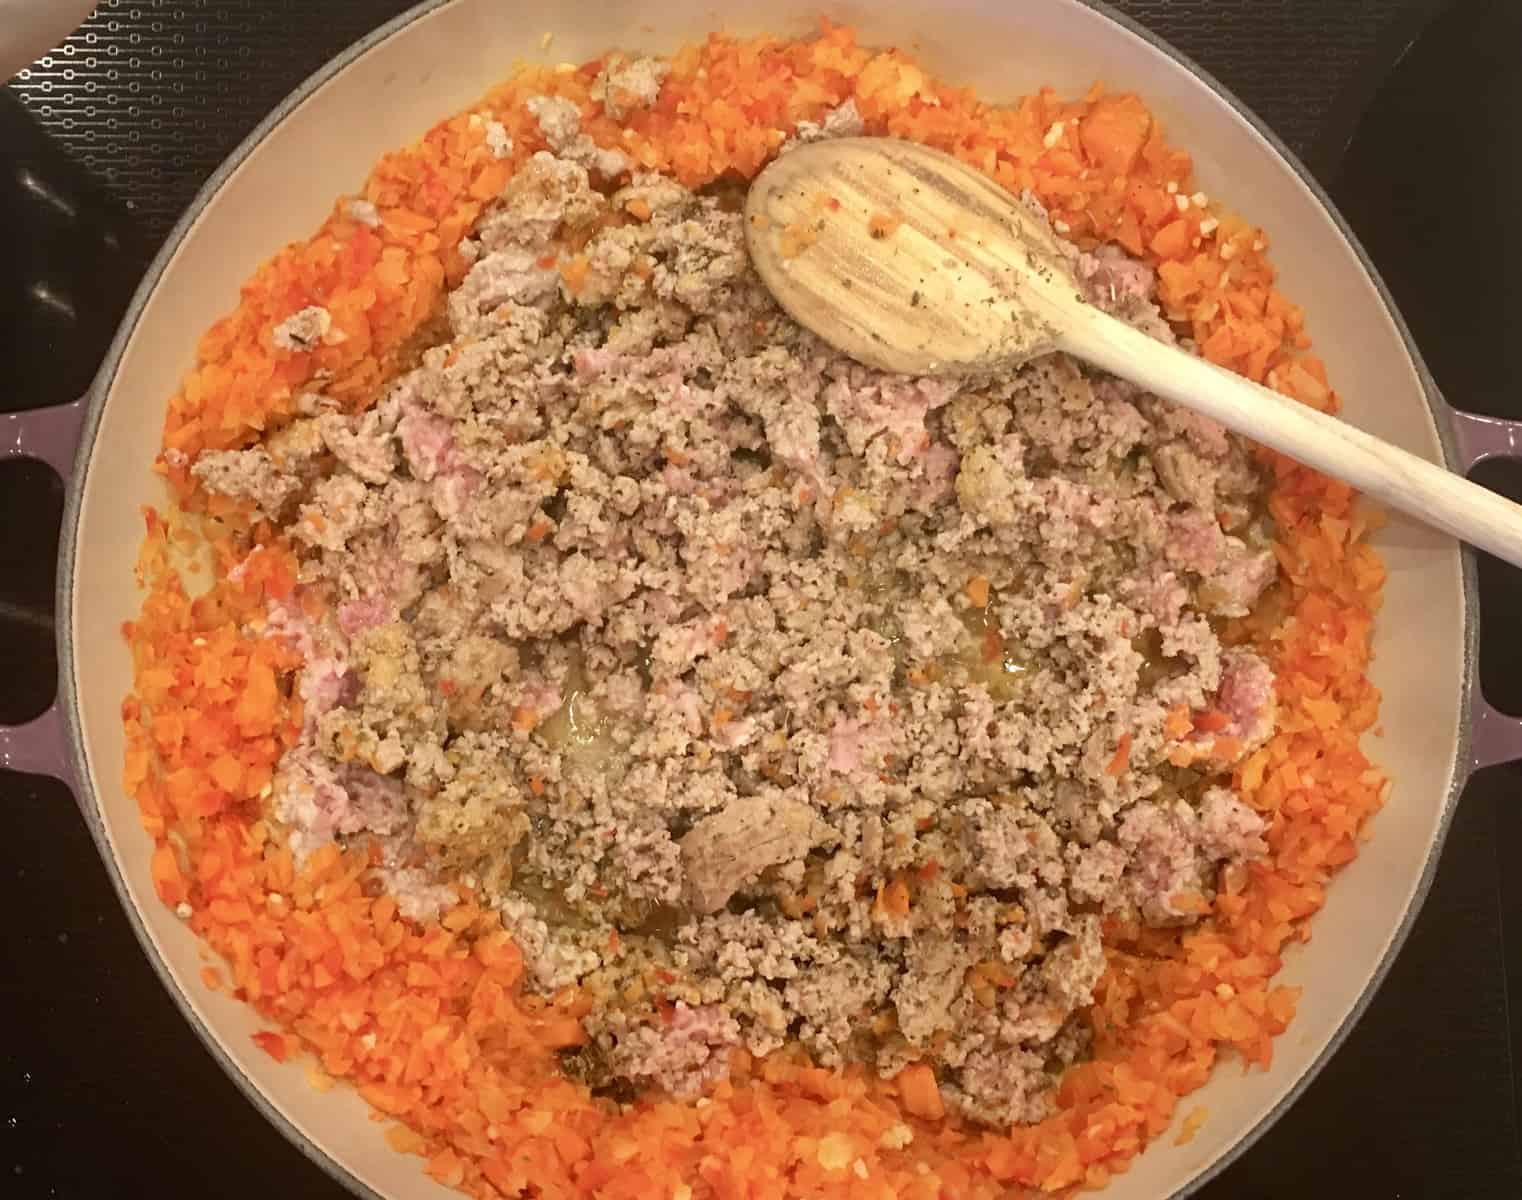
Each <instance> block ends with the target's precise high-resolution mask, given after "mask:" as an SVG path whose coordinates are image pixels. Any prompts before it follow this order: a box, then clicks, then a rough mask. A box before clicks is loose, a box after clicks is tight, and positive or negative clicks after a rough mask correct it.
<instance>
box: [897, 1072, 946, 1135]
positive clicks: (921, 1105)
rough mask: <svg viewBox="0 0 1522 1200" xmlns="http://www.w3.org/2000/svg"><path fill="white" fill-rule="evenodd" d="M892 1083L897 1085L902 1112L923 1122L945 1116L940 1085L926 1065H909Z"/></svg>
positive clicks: (944, 1105) (937, 1119)
mask: <svg viewBox="0 0 1522 1200" xmlns="http://www.w3.org/2000/svg"><path fill="white" fill-rule="evenodd" d="M894 1082H895V1083H896V1084H897V1085H898V1094H899V1096H900V1098H901V1099H902V1100H903V1104H904V1111H905V1112H907V1113H909V1114H910V1115H911V1116H915V1117H919V1118H920V1119H921V1120H924V1121H939V1120H940V1119H941V1118H942V1117H943V1116H945V1115H946V1104H945V1102H944V1101H943V1100H942V1099H941V1087H940V1084H939V1083H937V1082H936V1078H935V1071H934V1070H933V1069H932V1068H931V1067H930V1065H929V1064H928V1063H911V1064H910V1065H909V1066H907V1067H905V1068H904V1069H903V1070H902V1071H900V1072H899V1073H898V1074H897V1075H896V1076H894Z"/></svg>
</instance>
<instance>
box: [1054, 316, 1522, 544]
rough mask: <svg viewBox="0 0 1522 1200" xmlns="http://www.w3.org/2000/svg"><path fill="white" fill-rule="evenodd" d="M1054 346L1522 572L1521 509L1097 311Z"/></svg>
mask: <svg viewBox="0 0 1522 1200" xmlns="http://www.w3.org/2000/svg"><path fill="white" fill-rule="evenodd" d="M1059 343H1060V344H1061V347H1062V349H1064V350H1066V351H1067V352H1068V353H1070V354H1073V355H1076V356H1077V357H1079V358H1081V359H1083V360H1084V361H1086V362H1090V363H1092V364H1094V365H1095V366H1096V367H1100V368H1102V369H1103V370H1106V371H1109V372H1110V373H1111V374H1113V375H1119V376H1120V377H1121V378H1123V379H1129V380H1131V381H1132V382H1133V383H1136V384H1138V385H1140V386H1141V387H1143V388H1145V389H1146V390H1147V391H1149V392H1152V393H1154V394H1155V395H1158V396H1163V397H1166V398H1167V399H1169V400H1173V401H1175V402H1177V403H1178V404H1182V405H1184V406H1186V407H1188V408H1192V409H1193V410H1194V411H1195V412H1198V413H1202V414H1203V415H1205V416H1207V417H1211V418H1213V419H1215V420H1217V421H1219V422H1220V423H1221V424H1222V425H1224V426H1226V427H1227V428H1228V429H1231V430H1233V431H1235V432H1237V433H1240V434H1242V435H1243V436H1244V437H1247V438H1251V439H1252V440H1253V441H1255V442H1260V443H1262V444H1263V445H1265V446H1268V447H1270V448H1272V449H1274V450H1278V451H1280V452H1281V453H1283V454H1287V455H1289V456H1290V457H1291V458H1293V459H1295V460H1297V461H1298V462H1302V463H1304V464H1305V465H1306V466H1309V467H1314V468H1315V469H1316V470H1318V471H1321V472H1323V473H1324V474H1327V475H1331V476H1334V477H1335V478H1338V479H1343V480H1346V481H1347V482H1348V483H1350V484H1352V485H1353V486H1354V487H1355V488H1357V489H1358V490H1359V491H1361V492H1364V493H1365V494H1367V495H1369V496H1372V497H1374V498H1375V499H1376V500H1379V501H1381V502H1382V503H1384V504H1387V505H1389V506H1390V507H1391V508H1396V509H1399V510H1400V511H1402V512H1405V513H1409V514H1410V515H1411V516H1413V517H1415V518H1416V519H1417V520H1419V521H1423V522H1425V523H1426V524H1428V525H1433V526H1436V527H1437V528H1438V529H1441V530H1443V531H1444V532H1445V533H1450V534H1452V535H1453V536H1454V537H1457V538H1462V539H1463V540H1464V541H1466V542H1469V543H1470V544H1471V545H1474V546H1478V547H1479V548H1480V549H1482V550H1488V551H1489V552H1490V553H1491V554H1494V555H1495V556H1496V557H1497V558H1501V559H1504V560H1505V561H1507V562H1509V563H1512V564H1514V565H1516V566H1522V505H1517V504H1514V503H1512V502H1511V501H1510V500H1508V499H1506V498H1505V497H1504V496H1499V495H1497V494H1496V493H1495V492H1492V491H1489V490H1487V489H1486V488H1483V487H1480V486H1479V484H1475V483H1470V482H1469V480H1467V479H1465V478H1464V477H1463V476H1462V475H1457V474H1455V473H1453V472H1452V471H1448V470H1445V469H1444V468H1443V467H1440V466H1438V465H1436V464H1435V463H1430V462H1428V461H1427V460H1426V459H1424V458H1418V457H1417V456H1416V455H1414V454H1410V453H1408V452H1407V451H1405V450H1402V449H1400V448H1399V447H1397V446H1392V445H1390V444H1389V443H1388V442H1382V441H1380V440H1379V439H1378V438H1375V437H1372V436H1370V435H1369V434H1367V433H1364V432H1363V431H1362V430H1360V429H1355V428H1354V427H1353V426H1351V425H1349V424H1348V423H1347V422H1345V421H1340V420H1338V419H1337V418H1336V417H1329V416H1327V415H1326V414H1325V413H1320V412H1317V411H1316V410H1315V409H1312V408H1307V407H1306V406H1305V405H1303V404H1298V403H1296V402H1295V401H1293V400H1290V399H1288V398H1287V397H1284V396H1281V395H1280V394H1279V393H1278V392H1274V391H1270V390H1269V389H1268V388H1265V387H1260V386H1259V385H1258V384H1256V383H1253V382H1251V381H1250V380H1247V379H1243V378H1242V377H1241V376H1240V375H1234V374H1232V373H1231V372H1230V371H1227V370H1224V369H1223V368H1221V367H1217V366H1215V365H1214V364H1213V363H1208V362H1206V361H1205V360H1204V359H1201V358H1196V357H1195V356H1193V355H1191V354H1186V353H1183V352H1182V351H1179V350H1174V349H1172V348H1170V347H1167V346H1163V345H1161V344H1160V343H1158V342H1156V341H1154V340H1153V339H1151V338H1149V337H1147V336H1146V335H1145V334H1143V333H1140V332H1139V331H1137V330H1135V329H1133V328H1131V327H1130V326H1129V325H1126V324H1124V323H1123V322H1120V321H1117V320H1115V319H1114V318H1113V317H1110V316H1108V315H1106V314H1104V313H1102V312H1099V311H1098V310H1096V309H1089V310H1088V312H1087V314H1086V319H1082V320H1078V321H1072V322H1070V323H1069V325H1068V327H1067V328H1065V329H1063V330H1062V332H1061V334H1060V335H1059Z"/></svg>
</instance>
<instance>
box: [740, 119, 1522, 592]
mask: <svg viewBox="0 0 1522 1200" xmlns="http://www.w3.org/2000/svg"><path fill="white" fill-rule="evenodd" d="M745 222H746V236H747V240H748V242H749V248H750V255H751V259H752V260H753V262H754V263H755V266H756V270H757V271H758V272H759V273H760V275H761V278H762V280H763V281H764V282H765V283H766V286H767V287H768V288H769V289H770V290H771V293H772V295H773V296H775V297H776V299H777V302H778V303H779V304H781V305H782V307H783V308H784V309H786V310H787V312H788V313H789V314H791V315H792V317H793V318H794V319H795V320H796V321H798V322H799V324H801V325H804V326H806V327H807V328H809V329H811V330H813V331H814V332H815V333H816V334H818V335H819V337H821V338H823V339H824V340H825V341H826V342H828V343H829V344H830V345H832V346H834V347H835V348H836V349H838V350H841V351H843V352H844V353H846V354H849V355H850V356H851V357H853V358H856V359H859V360H860V361H861V362H864V363H866V364H868V365H869V366H873V367H878V368H880V369H882V370H885V371H894V372H901V373H903V374H908V375H954V374H972V373H976V372H980V371H986V370H989V369H992V368H999V367H1006V366H1011V365H1014V364H1017V363H1020V362H1022V361H1024V360H1026V359H1029V358H1033V357H1036V356H1037V355H1041V354H1048V353H1051V352H1052V351H1055V350H1061V351H1064V352H1066V353H1068V354H1071V355H1073V356H1074V357H1075V358H1080V359H1082V360H1084V361H1085V362H1088V363H1092V364H1093V365H1094V366H1096V367H1099V368H1101V369H1102V370H1105V371H1108V372H1110V373H1111V374H1113V375H1118V376H1120V377H1121V378H1122V379H1128V380H1130V381H1131V382H1132V383H1135V384H1137V385H1139V386H1141V387H1143V388H1145V389H1146V390H1147V391H1149V392H1152V393H1153V394H1155V395H1158V396H1163V397H1166V398H1167V399H1169V400H1173V401H1176V402H1177V403H1179V404H1182V405H1186V406H1187V407H1189V408H1192V409H1194V410H1195V411H1196V412H1199V413H1203V414H1204V415H1205V416H1207V417H1211V418H1213V419H1215V420H1216V421H1219V422H1220V423H1221V424H1222V425H1224V426H1226V427H1227V428H1228V429H1232V430H1235V431H1236V432H1237V433H1240V434H1242V435H1243V436H1244V437H1248V438H1251V439H1252V440H1254V441H1256V442H1261V443H1262V444H1263V445H1265V446H1270V447H1272V448H1273V449H1275V450H1278V451H1281V452H1282V453H1284V454H1287V455H1289V456H1290V457H1291V458H1294V459H1297V460H1298V461H1300V462H1302V463H1305V464H1306V465H1308V466H1311V467H1314V468H1315V469H1316V470H1318V471H1321V472H1322V473H1324V474H1326V475H1331V476H1334V477H1336V478H1338V479H1342V480H1346V481H1347V482H1348V483H1350V484H1352V485H1353V486H1354V487H1356V488H1357V489H1358V490H1359V491H1362V492H1364V493H1366V494H1368V495H1370V496H1373V497H1375V498H1376V499H1378V500H1380V501H1383V502H1384V503H1385V504H1388V505H1390V506H1391V507H1392V508H1398V509H1400V510H1401V511H1402V512H1405V513H1409V514H1410V515H1411V516H1413V517H1415V518H1416V519H1417V520H1419V521H1422V522H1425V523H1426V524H1428V525H1432V526H1435V527H1436V528H1438V529H1441V530H1444V531H1445V532H1447V533H1450V534H1453V535H1454V536H1455V537H1459V538H1462V539H1464V540H1465V541H1467V542H1470V543H1471V544H1473V545H1475V546H1478V547H1480V548H1481V549H1483V550H1488V551H1490V553H1492V554H1494V555H1496V556H1497V557H1499V558H1503V559H1505V560H1506V561H1507V562H1511V563H1515V564H1517V565H1518V566H1522V506H1518V505H1516V504H1513V503H1512V502H1511V501H1510V500H1507V499H1505V498H1504V497H1502V496H1498V495H1496V494H1495V493H1494V492H1491V491H1487V490H1486V489H1485V488H1482V487H1480V486H1479V485H1477V484H1473V483H1470V482H1469V481H1468V480H1466V479H1464V478H1463V477H1461V476H1459V475H1455V474H1453V473H1452V472H1450V471H1447V470H1445V469H1443V468H1442V467H1439V466H1436V465H1434V464H1432V463H1430V462H1428V461H1426V460H1425V459H1422V458H1418V457H1417V456H1416V455H1414V454H1410V453H1407V452H1406V451H1404V450H1401V449H1399V448H1397V447H1395V446H1392V445H1390V444H1388V443H1386V442H1382V441H1380V440H1379V439H1378V438H1375V437H1372V436H1370V435H1369V434H1367V433H1364V432H1362V431H1361V430H1358V429H1355V428H1353V427H1352V426H1351V425H1348V424H1346V423H1344V422H1342V421H1339V420H1338V419H1337V418H1335V417H1329V416H1327V415H1325V414H1324V413H1320V412H1317V411H1315V410H1314V409H1311V408H1307V407H1306V406H1304V405H1302V404H1298V403H1296V402H1294V401H1293V400H1290V399H1287V398H1286V397H1284V396H1281V395H1279V393H1277V392H1273V391H1270V390H1269V389H1268V388H1265V387H1260V386H1259V385H1257V384H1255V383H1252V382H1250V381H1249V380H1246V379H1243V378H1241V377H1240V376H1238V375H1234V374H1232V373H1231V372H1229V371H1226V370H1223V369H1222V368H1220V367H1217V366H1215V365H1213V364H1211V363H1208V362H1206V361H1205V360H1204V359H1201V358H1197V357H1195V356H1194V355H1192V354H1189V353H1187V352H1185V351H1183V350H1179V349H1177V348H1175V347H1172V346H1167V345H1164V344H1163V343H1161V342H1158V341H1156V340H1155V339H1153V338H1150V337H1148V336H1147V335H1146V334H1143V333H1141V332H1139V331H1137V330H1136V329H1133V328H1132V327H1131V326H1129V325H1127V324H1125V323H1124V322H1123V321H1120V320H1117V319H1116V318H1114V317H1112V316H1109V315H1108V314H1107V313H1104V312H1102V311H1100V310H1099V309H1098V308H1096V307H1095V306H1094V305H1093V304H1090V303H1089V302H1088V301H1086V300H1085V299H1084V298H1083V296H1082V295H1081V289H1080V288H1079V286H1078V283H1077V281H1076V280H1075V278H1074V276H1073V271H1072V267H1071V265H1070V259H1069V258H1068V257H1067V256H1066V255H1065V254H1064V253H1063V252H1062V249H1061V248H1060V246H1059V245H1058V243H1057V240H1056V238H1055V237H1054V236H1053V234H1052V232H1051V231H1050V230H1049V229H1048V228H1047V225H1046V222H1045V221H1043V220H1042V219H1041V217H1040V216H1039V215H1038V214H1037V213H1035V212H1034V211H1032V210H1031V209H1029V208H1027V207H1026V206H1025V205H1023V204H1021V203H1019V202H1017V201H1016V200H1015V199H1014V198H1013V197H1012V196H1010V195H1009V193H1008V192H1006V191H1005V190H1004V189H1003V188H1001V187H999V185H998V184H996V183H994V182H993V181H992V180H991V179H989V178H987V177H986V176H984V175H983V174H981V173H980V172H978V171H976V170H974V169H973V168H972V167H969V166H967V165H965V164H964V163H962V162H960V161H959V160H957V159H955V158H952V157H951V156H950V155H948V154H942V153H941V152H940V151H938V150H931V149H929V148H928V147H925V146H921V145H918V144H917V143H914V142H904V141H897V140H894V139H891V138H836V139H832V140H829V141H823V142H816V143H813V144H811V145H806V146H799V147H797V148H795V149H793V150H790V151H788V152H787V153H786V154H783V155H781V156H780V157H778V158H777V159H776V161H774V162H772V163H771V164H770V165H769V166H768V167H767V168H766V169H765V170H763V171H762V172H761V174H760V175H759V176H757V177H756V180H755V182H754V183H753V184H752V185H751V189H750V194H749V196H748V197H747V200H746V205H745Z"/></svg>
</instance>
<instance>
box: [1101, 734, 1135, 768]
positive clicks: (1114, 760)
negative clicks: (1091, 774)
mask: <svg viewBox="0 0 1522 1200" xmlns="http://www.w3.org/2000/svg"><path fill="white" fill-rule="evenodd" d="M1130 763H1131V731H1130V730H1129V729H1128V730H1126V732H1125V733H1123V734H1121V735H1120V743H1119V744H1118V745H1117V746H1116V747H1115V754H1114V756H1113V757H1111V759H1110V761H1109V762H1108V763H1107V764H1105V774H1107V775H1119V774H1120V773H1121V772H1122V771H1124V770H1125V769H1126V767H1128V766H1129V765H1130Z"/></svg>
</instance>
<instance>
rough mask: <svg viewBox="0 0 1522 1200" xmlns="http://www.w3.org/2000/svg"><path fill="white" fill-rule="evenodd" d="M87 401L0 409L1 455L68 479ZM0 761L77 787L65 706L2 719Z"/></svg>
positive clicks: (0, 764) (8, 765)
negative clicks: (17, 720) (13, 721)
mask: <svg viewBox="0 0 1522 1200" xmlns="http://www.w3.org/2000/svg"><path fill="white" fill-rule="evenodd" d="M84 418H85V401H84V400H83V399H79V400H75V401H73V402H72V403H70V404H59V405H55V406H54V407H52V408H37V409H32V410H31V411H30V412H19V413H0V460H3V459H11V458H35V459H38V460H39V461H41V462H45V463H47V464H48V466H50V467H52V468H53V470H55V471H57V472H58V477H59V478H60V479H62V480H63V482H64V484H65V486H67V485H68V482H69V476H70V475H72V474H73V473H74V457H75V454H76V452H77V451H78V449H79V437H80V432H81V430H82V428H83V425H84ZM0 767H4V768H6V769H8V770H11V771H25V772H28V773H30V774H33V775H51V776H52V777H53V778H54V779H58V780H62V781H63V782H64V783H66V784H68V785H69V787H70V788H74V789H75V790H76V791H77V790H78V789H77V788H76V787H75V779H74V767H73V763H72V760H71V758H70V755H69V734H68V729H67V727H66V726H65V723H64V719H63V711H62V710H61V709H60V708H59V706H58V699H57V697H56V696H55V697H54V699H53V702H52V703H51V704H49V705H48V706H47V708H46V709H44V710H43V712H42V713H41V714H40V715H39V716H37V717H34V718H33V719H32V720H30V721H27V722H25V723H24V724H21V725H0Z"/></svg>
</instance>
